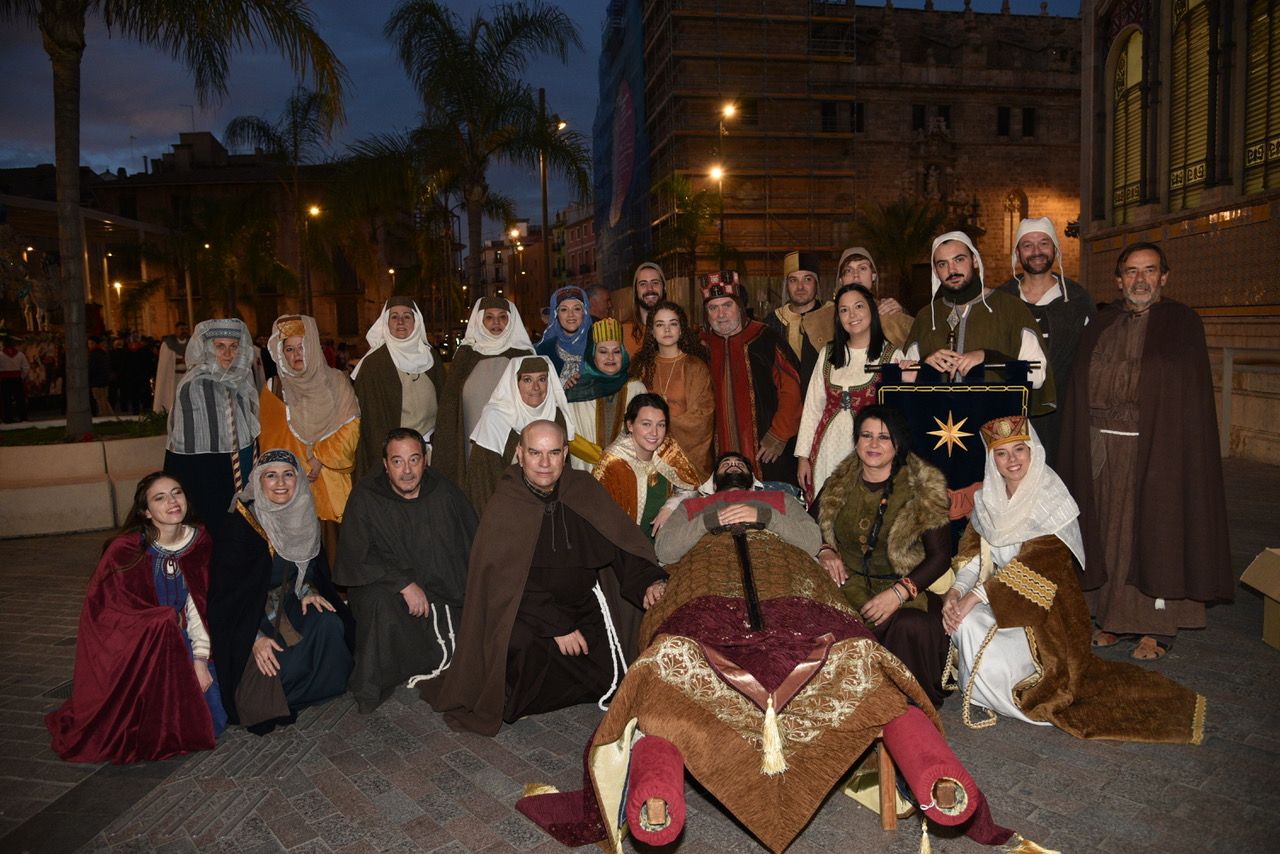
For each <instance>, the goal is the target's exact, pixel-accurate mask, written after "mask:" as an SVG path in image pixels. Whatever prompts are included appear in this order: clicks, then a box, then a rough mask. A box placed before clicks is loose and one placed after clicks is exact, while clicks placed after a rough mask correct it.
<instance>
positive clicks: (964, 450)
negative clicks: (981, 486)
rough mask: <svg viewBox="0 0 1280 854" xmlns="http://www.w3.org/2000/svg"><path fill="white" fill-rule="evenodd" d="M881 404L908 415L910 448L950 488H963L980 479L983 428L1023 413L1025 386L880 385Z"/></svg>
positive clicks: (1025, 402) (983, 454)
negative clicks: (945, 479)
mask: <svg viewBox="0 0 1280 854" xmlns="http://www.w3.org/2000/svg"><path fill="white" fill-rule="evenodd" d="M880 402H881V403H883V404H886V405H888V406H893V407H896V408H897V409H898V410H900V411H901V412H902V413H903V415H905V416H906V418H907V423H908V424H909V425H910V428H911V450H912V451H914V452H915V453H916V454H918V455H919V456H921V457H923V458H924V459H926V460H928V461H929V462H931V463H933V464H934V465H935V466H937V467H938V468H939V469H941V470H942V473H943V474H945V475H946V476H947V486H948V487H949V488H950V489H953V490H962V489H966V488H968V487H971V486H972V485H973V484H975V483H977V482H979V481H981V480H982V474H983V468H984V465H985V463H986V449H985V448H984V447H983V444H982V437H981V436H980V435H979V430H980V429H981V428H982V425H983V424H986V423H987V422H988V421H990V420H991V419H993V418H999V417H1000V416H1002V415H1026V414H1027V387H1026V386H1022V385H914V384H911V385H908V384H903V385H883V386H881V387H880Z"/></svg>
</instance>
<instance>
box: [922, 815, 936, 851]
mask: <svg viewBox="0 0 1280 854" xmlns="http://www.w3.org/2000/svg"><path fill="white" fill-rule="evenodd" d="M920 854H933V846H932V845H930V844H929V820H928V819H927V818H925V817H924V813H920Z"/></svg>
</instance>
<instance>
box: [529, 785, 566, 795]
mask: <svg viewBox="0 0 1280 854" xmlns="http://www.w3.org/2000/svg"><path fill="white" fill-rule="evenodd" d="M559 791H560V790H559V789H557V788H556V787H555V786H550V785H548V784H546V783H525V784H524V796H525V797H526V798H529V797H532V796H534V795H554V794H556V793H558V792H559Z"/></svg>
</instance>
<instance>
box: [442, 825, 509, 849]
mask: <svg viewBox="0 0 1280 854" xmlns="http://www.w3.org/2000/svg"><path fill="white" fill-rule="evenodd" d="M444 829H445V830H447V831H449V835H450V836H452V837H453V838H454V839H456V840H457V841H458V842H459V843H461V844H462V845H464V846H466V848H467V850H469V851H483V850H484V849H485V848H488V847H489V846H490V845H494V844H497V843H498V842H501V841H503V840H502V838H501V837H500V836H498V834H497V833H496V832H495V831H494V830H493V828H491V827H489V826H487V825H486V824H485V823H484V822H482V821H476V820H475V819H474V818H471V817H466V818H456V819H454V820H453V821H450V822H446V823H445V825H444Z"/></svg>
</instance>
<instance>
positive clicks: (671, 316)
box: [631, 300, 716, 476]
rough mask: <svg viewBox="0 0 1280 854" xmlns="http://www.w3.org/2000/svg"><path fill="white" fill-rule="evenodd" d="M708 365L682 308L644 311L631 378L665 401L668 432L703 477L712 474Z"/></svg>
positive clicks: (713, 410) (712, 423)
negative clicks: (641, 334) (643, 323)
mask: <svg viewBox="0 0 1280 854" xmlns="http://www.w3.org/2000/svg"><path fill="white" fill-rule="evenodd" d="M709 360H710V355H709V354H708V353H707V347H706V345H705V344H703V343H702V339H700V338H699V337H698V333H697V332H695V331H694V329H693V327H692V326H690V325H689V318H688V316H686V315H685V312H684V309H683V308H681V307H680V305H679V303H674V302H671V301H669V300H663V301H662V302H659V303H658V304H656V305H655V306H654V307H653V310H652V311H650V312H649V314H648V318H647V320H646V321H645V336H644V344H643V345H642V346H641V347H640V352H639V353H637V354H636V358H635V361H634V362H633V363H632V364H631V376H632V377H634V378H635V379H638V380H639V381H640V382H642V383H644V386H645V388H646V389H648V390H649V391H651V392H653V393H654V394H660V395H662V399H663V400H665V401H666V402H667V406H668V407H670V417H669V418H668V420H667V429H668V431H669V432H670V433H671V435H672V437H673V438H674V439H675V440H676V442H677V443H678V444H679V445H680V447H681V448H682V449H683V450H684V452H685V455H686V456H688V458H689V460H690V462H692V463H693V464H694V465H695V466H697V467H698V470H699V471H700V472H702V473H703V475H704V476H705V475H707V474H709V473H710V472H711V435H712V431H713V430H714V429H715V414H716V408H715V407H716V404H715V395H714V394H713V393H712V389H711V369H710V368H708V367H707V364H708V362H709Z"/></svg>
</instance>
